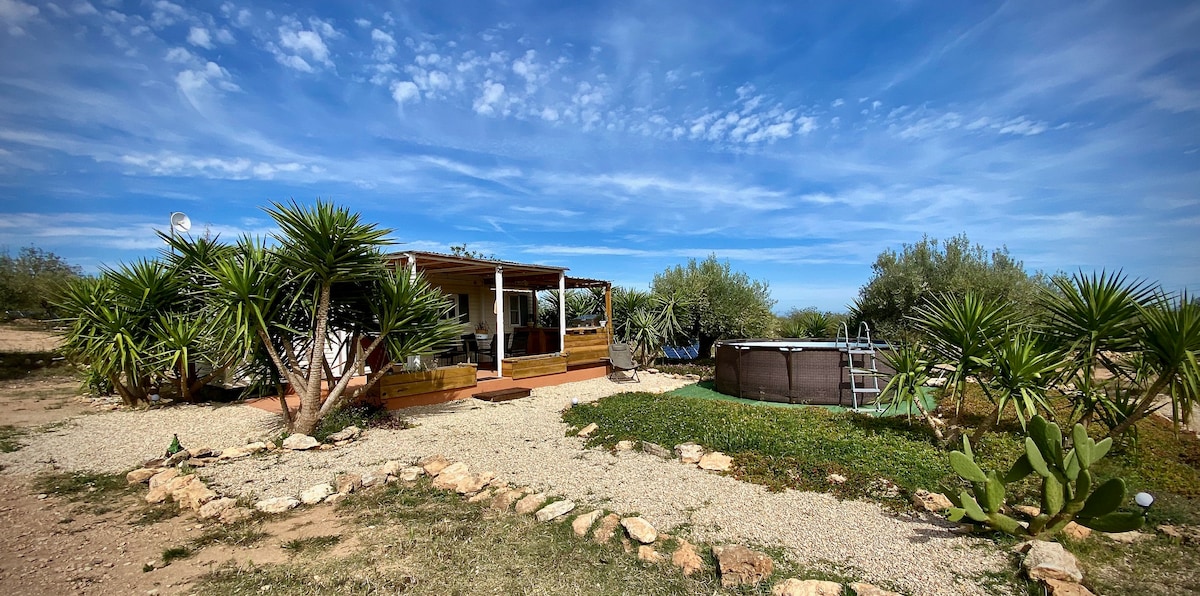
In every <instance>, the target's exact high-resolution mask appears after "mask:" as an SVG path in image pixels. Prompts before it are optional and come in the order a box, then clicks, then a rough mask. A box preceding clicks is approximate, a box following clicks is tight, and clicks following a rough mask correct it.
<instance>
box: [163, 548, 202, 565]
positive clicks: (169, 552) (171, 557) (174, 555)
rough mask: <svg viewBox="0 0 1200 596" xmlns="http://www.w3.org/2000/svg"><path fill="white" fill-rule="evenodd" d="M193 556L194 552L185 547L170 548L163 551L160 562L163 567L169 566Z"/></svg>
mask: <svg viewBox="0 0 1200 596" xmlns="http://www.w3.org/2000/svg"><path fill="white" fill-rule="evenodd" d="M194 554H196V553H195V551H193V550H192V549H190V548H188V547H186V546H172V547H170V548H166V549H163V552H162V562H163V565H170V564H171V563H173V562H175V561H178V560H181V559H186V558H188V557H190V556H192V555H194Z"/></svg>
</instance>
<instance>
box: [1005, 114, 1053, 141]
mask: <svg viewBox="0 0 1200 596" xmlns="http://www.w3.org/2000/svg"><path fill="white" fill-rule="evenodd" d="M1047 128H1049V126H1048V125H1047V124H1046V123H1045V122H1034V121H1032V120H1029V119H1028V118H1026V117H1024V116H1020V117H1018V118H1013V119H1012V120H1009V121H1008V122H1005V123H1004V124H1003V125H1001V126H1000V127H999V131H998V132H999V133H1000V134H1002V135H1005V134H1008V135H1021V136H1026V137H1028V136H1032V135H1038V134H1042V133H1043V132H1046V129H1047Z"/></svg>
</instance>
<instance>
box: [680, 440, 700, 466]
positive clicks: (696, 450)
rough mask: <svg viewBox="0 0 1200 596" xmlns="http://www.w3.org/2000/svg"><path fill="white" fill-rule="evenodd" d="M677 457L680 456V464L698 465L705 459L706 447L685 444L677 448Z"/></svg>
mask: <svg viewBox="0 0 1200 596" xmlns="http://www.w3.org/2000/svg"><path fill="white" fill-rule="evenodd" d="M675 455H678V456H679V461H680V463H685V464H697V463H700V458H701V457H704V447H701V446H700V445H697V444H695V443H683V444H682V445H676V446H675Z"/></svg>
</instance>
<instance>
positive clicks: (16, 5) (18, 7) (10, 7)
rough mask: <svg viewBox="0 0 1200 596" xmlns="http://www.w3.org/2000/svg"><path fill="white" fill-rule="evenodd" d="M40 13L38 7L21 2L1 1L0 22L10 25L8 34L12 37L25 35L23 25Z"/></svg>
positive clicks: (16, 0)
mask: <svg viewBox="0 0 1200 596" xmlns="http://www.w3.org/2000/svg"><path fill="white" fill-rule="evenodd" d="M39 12H40V11H39V10H38V7H36V6H33V5H30V4H26V3H24V2H21V0H0V21H4V22H5V23H6V24H8V32H9V34H11V35H24V33H25V29H24V28H22V25H24V24H25V23H26V22H27V21H30V20H32V19H33V18H34V17H36V16H37V15H38V13H39Z"/></svg>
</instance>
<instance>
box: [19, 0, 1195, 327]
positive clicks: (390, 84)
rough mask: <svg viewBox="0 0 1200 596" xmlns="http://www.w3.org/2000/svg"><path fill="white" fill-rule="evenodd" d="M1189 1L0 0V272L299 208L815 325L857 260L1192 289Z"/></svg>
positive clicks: (839, 304)
mask: <svg viewBox="0 0 1200 596" xmlns="http://www.w3.org/2000/svg"><path fill="white" fill-rule="evenodd" d="M1198 64H1200V4H1197V3H1194V2H1175V3H1171V2H1089V3H1044V2H1002V3H1001V2H984V1H980V2H957V3H943V2H936V3H935V2H930V3H925V2H916V1H893V2H832V1H831V2H812V3H795V2H780V3H775V4H771V3H767V2H746V3H733V2H686V3H683V2H601V3H587V2H578V3H576V2H570V3H559V2H547V3H533V2H481V3H471V2H437V3H435V2H395V3H371V2H354V3H325V2H320V3H311V4H279V3H251V2H233V1H230V2H195V3H182V2H181V3H173V2H171V1H169V0H149V1H140V2H134V1H121V0H112V1H105V0H92V1H91V2H90V3H89V2H88V1H82V0H60V1H58V2H56V3H49V2H31V1H30V0H0V246H4V247H7V248H8V249H9V250H11V251H15V250H16V249H18V248H20V247H22V246H27V245H30V244H34V245H36V246H38V247H41V248H43V249H46V250H51V251H54V252H56V253H58V254H60V255H63V256H65V257H67V258H68V259H69V260H71V261H73V262H75V263H78V264H80V265H82V266H83V267H84V268H85V269H87V270H95V269H96V268H97V267H99V266H100V265H102V264H109V265H111V264H114V263H117V262H119V261H123V260H130V259H133V258H137V257H139V256H143V255H150V254H153V253H154V252H155V251H156V250H157V249H158V247H159V246H158V242H157V240H156V238H155V236H154V234H153V230H154V229H164V228H165V225H166V221H167V217H168V214H169V212H171V211H184V212H186V213H188V215H189V216H191V219H192V220H193V222H194V223H195V231H203V230H205V229H207V230H209V231H211V232H213V233H220V234H221V235H222V236H223V237H232V236H233V235H235V234H237V233H240V232H250V233H265V232H269V231H270V221H269V220H268V219H267V218H266V217H265V216H264V214H263V213H262V211H261V210H260V209H259V207H261V206H263V205H265V204H267V203H269V202H271V201H285V200H288V199H290V198H294V199H296V200H298V201H302V202H303V201H311V200H313V199H315V198H316V197H318V196H319V197H322V198H328V199H332V200H334V201H337V202H339V203H342V204H345V205H348V206H350V207H352V208H354V209H356V210H359V211H361V212H362V213H363V214H364V216H365V217H366V218H367V219H368V220H371V221H377V222H380V223H382V224H384V225H386V226H388V227H391V228H394V229H395V239H396V240H397V241H400V242H404V243H406V244H405V245H403V246H405V247H409V248H415V249H422V250H443V251H444V250H447V248H448V246H449V245H451V244H461V243H466V244H468V245H469V246H470V247H471V248H473V249H477V250H482V251H484V252H487V253H493V254H495V255H496V256H497V257H500V258H504V259H510V260H516V261H527V262H537V263H546V264H554V265H564V266H567V267H570V268H571V270H572V272H573V273H574V274H575V275H580V276H585V277H595V278H603V279H610V280H613V281H614V282H616V283H618V284H621V285H631V286H643V287H644V286H646V285H648V284H649V282H650V280H651V279H652V277H653V275H654V273H656V272H658V271H661V270H663V269H664V268H666V267H668V266H671V265H674V264H676V263H680V262H683V261H685V260H686V259H688V258H690V257H698V258H703V257H705V256H706V255H708V254H710V253H714V254H716V255H717V256H718V257H720V258H722V259H728V260H729V261H730V262H731V263H732V265H733V267H734V268H735V269H739V270H742V271H745V272H747V273H749V274H750V275H751V276H752V277H754V278H757V279H762V280H765V281H768V282H769V283H770V286H771V288H772V293H773V295H774V297H775V299H776V300H778V305H777V310H780V311H784V310H786V309H788V308H791V307H803V306H808V305H814V306H818V307H822V308H827V309H834V310H841V309H842V308H843V306H844V305H845V304H847V303H849V302H850V301H851V300H853V298H854V296H855V294H856V291H857V289H858V288H859V287H860V286H861V285H862V284H863V283H865V282H866V281H867V279H868V278H869V276H870V273H871V270H870V265H871V263H872V262H873V260H874V258H875V256H876V255H877V254H879V252H880V251H881V250H883V249H885V248H888V247H893V248H898V247H899V246H900V245H901V244H902V243H905V242H914V241H917V240H919V239H920V238H921V237H922V235H924V234H928V235H930V236H933V237H937V238H947V237H950V236H952V235H955V234H958V233H960V232H965V233H966V234H967V235H968V237H969V238H970V239H971V240H972V241H974V242H978V243H981V244H983V245H984V246H985V247H989V248H993V247H998V246H1001V245H1006V246H1007V247H1008V248H1009V250H1010V251H1011V252H1012V254H1013V255H1014V256H1015V257H1017V258H1020V259H1022V260H1024V262H1025V264H1026V266H1027V268H1029V269H1031V270H1033V269H1044V270H1048V271H1051V272H1052V271H1056V270H1066V271H1073V270H1075V269H1078V268H1083V269H1084V270H1088V271H1090V270H1092V269H1099V268H1109V269H1113V268H1124V269H1125V270H1126V272H1128V273H1131V274H1133V275H1135V276H1141V277H1147V278H1150V279H1153V280H1159V281H1161V282H1163V284H1164V285H1165V286H1166V287H1168V288H1170V289H1178V288H1181V287H1184V286H1190V287H1191V288H1192V289H1200V264H1198V263H1200V260H1198V257H1200V233H1198V232H1200V66H1197V65H1198Z"/></svg>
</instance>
